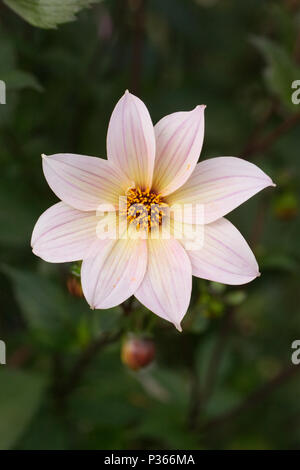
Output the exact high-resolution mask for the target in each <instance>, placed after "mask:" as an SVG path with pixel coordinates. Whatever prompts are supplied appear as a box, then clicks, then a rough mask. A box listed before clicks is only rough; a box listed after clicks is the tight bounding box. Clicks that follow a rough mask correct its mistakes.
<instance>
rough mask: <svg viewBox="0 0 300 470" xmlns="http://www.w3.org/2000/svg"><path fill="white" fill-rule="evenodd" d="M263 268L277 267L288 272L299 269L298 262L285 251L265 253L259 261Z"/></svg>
mask: <svg viewBox="0 0 300 470" xmlns="http://www.w3.org/2000/svg"><path fill="white" fill-rule="evenodd" d="M261 266H262V268H263V269H279V270H282V271H288V272H297V271H298V270H299V262H297V260H296V259H295V258H294V257H293V256H292V255H288V254H286V253H269V254H266V255H265V256H264V257H263V258H262V261H261Z"/></svg>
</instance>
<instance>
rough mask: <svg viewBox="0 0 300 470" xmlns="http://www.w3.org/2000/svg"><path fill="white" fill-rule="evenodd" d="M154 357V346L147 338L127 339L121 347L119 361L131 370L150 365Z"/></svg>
mask: <svg viewBox="0 0 300 470" xmlns="http://www.w3.org/2000/svg"><path fill="white" fill-rule="evenodd" d="M154 356H155V345H154V343H153V341H152V340H151V339H149V338H137V337H129V338H128V339H126V340H125V341H124V343H123V345H122V350H121V359H122V362H123V364H126V365H127V366H128V367H129V368H130V369H132V370H139V369H141V368H142V367H145V366H147V365H148V364H150V363H151V362H152V361H153V359H154Z"/></svg>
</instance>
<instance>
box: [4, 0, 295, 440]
mask: <svg viewBox="0 0 300 470" xmlns="http://www.w3.org/2000/svg"><path fill="white" fill-rule="evenodd" d="M5 3H6V5H5ZM29 3H30V4H31V5H35V4H36V5H37V4H40V6H42V5H47V3H49V2H48V0H47V1H46V0H45V1H42V0H40V1H39V2H38V1H34V2H27V1H26V0H22V1H21V0H20V1H17V0H14V1H13V0H6V1H5V2H4V3H2V2H1V3H0V12H1V15H0V79H1V80H5V82H6V84H7V97H6V103H7V104H6V105H0V149H1V150H0V161H1V177H0V178H1V185H0V250H1V266H0V293H1V313H0V338H1V339H2V340H4V341H5V342H6V345H7V362H8V364H7V365H6V366H4V365H0V415H1V420H0V448H1V449H4V448H16V449H74V448H79V449H94V448H97V449H116V448H119V449H131V448H142V449H157V448H159V449H162V448H166V449H168V448H170V449H179V448H183V449H195V448H199V449H202V448H222V449H224V448H235V449H241V448H243V449H251V448H264V449H280V448H299V445H300V426H299V424H300V405H299V400H298V396H299V393H300V381H299V378H298V377H297V374H295V376H293V377H292V378H290V380H286V381H283V383H282V384H281V386H280V387H274V389H273V388H272V389H271V391H270V393H268V395H267V396H263V397H262V398H261V399H260V400H255V402H254V403H251V406H249V407H248V408H245V409H244V410H243V411H242V412H241V413H238V414H237V415H236V416H234V418H233V419H227V420H225V421H224V423H223V424H222V425H221V424H220V426H219V425H215V426H212V427H209V426H207V423H209V422H210V421H211V420H213V419H217V418H218V417H220V416H221V415H222V414H223V413H227V412H228V411H230V410H232V409H234V408H235V407H237V406H238V405H239V403H242V402H243V401H244V400H245V399H246V398H247V397H248V396H249V395H251V393H253V391H254V390H256V389H258V388H259V387H261V386H263V384H264V383H266V382H268V381H270V380H272V379H273V378H274V376H276V374H278V373H280V371H281V370H285V369H286V368H288V367H290V364H291V359H290V358H291V353H292V350H291V343H292V341H293V340H294V339H299V338H300V312H299V305H300V297H299V293H300V291H299V268H300V244H299V230H300V224H299V181H300V178H299V148H300V147H299V143H300V141H299V126H300V124H299V122H300V121H299V120H298V121H297V115H298V114H299V113H300V107H299V106H300V105H299V106H298V107H297V106H296V105H293V104H292V102H291V94H292V91H293V90H292V88H291V85H292V83H291V82H292V81H293V80H296V79H300V2H299V1H297V0H286V1H275V0H274V1H272V0H268V1H262V0H251V1H250V0H245V1H243V2H241V1H238V0H222V1H221V0H219V1H218V0H164V1H160V0H148V1H145V2H140V1H139V0H103V1H102V2H100V3H98V2H97V3H95V5H94V6H93V7H92V8H90V9H86V10H83V11H82V12H80V14H79V15H77V16H78V18H77V20H76V21H74V22H72V23H70V24H65V25H60V26H59V27H58V28H57V29H55V30H43V29H38V28H34V27H33V26H31V25H29V24H28V23H27V22H26V21H24V20H23V19H22V18H21V17H22V16H23V17H24V18H25V19H27V20H28V21H29V22H30V23H32V24H34V25H37V26H41V27H52V26H56V25H57V24H60V23H62V22H65V21H67V20H70V19H71V18H73V17H74V14H75V13H77V12H78V11H79V10H80V8H81V6H84V4H86V5H87V4H91V3H92V2H90V1H86V2H83V1H77V0H76V1H75V0H72V1H70V2H68V5H70V6H72V8H71V9H70V10H68V11H67V10H66V12H65V13H66V14H65V16H64V17H58V16H56V13H57V12H56V13H55V15H54V16H55V18H54V19H53V16H52V13H53V11H52V10H51V11H50V10H48V9H46V8H45V10H43V9H41V10H39V15H40V17H39V19H38V20H37V19H36V18H37V17H36V16H34V15H32V13H30V12H29V13H28V12H27V11H26V8H27V6H28V5H29ZM51 3H52V7H51V8H54V6H55V5H56V3H57V4H58V3H62V2H51ZM7 5H9V6H11V7H12V8H13V9H14V10H15V11H16V12H18V13H19V14H20V15H21V17H20V16H18V15H16V14H15V13H14V12H13V11H12V10H11V9H9V8H7ZM73 7H74V8H73ZM77 7H78V8H77ZM79 7H80V8H79ZM57 15H60V13H57ZM139 51H141V52H140V53H139ZM126 88H129V89H130V90H131V91H132V92H135V93H136V94H138V95H139V96H140V97H141V98H142V99H143V100H144V102H145V103H146V104H147V106H148V108H149V110H150V112H151V115H152V118H153V121H154V122H156V121H157V120H158V119H160V118H161V117H162V116H164V115H165V114H168V113H171V112H174V111H178V110H189V109H191V108H193V107H194V106H195V105H196V104H201V103H205V104H207V112H206V136H205V145H204V148H203V152H202V157H201V158H208V157H213V156H219V155H236V156H243V155H245V158H249V159H251V160H252V161H254V162H255V163H257V164H258V165H259V166H260V167H261V168H262V169H264V170H265V171H266V172H267V173H268V174H270V176H272V178H273V180H274V181H275V182H276V183H277V188H276V190H275V191H271V190H266V191H265V192H264V193H262V194H259V195H257V196H256V197H255V198H253V199H252V200H250V201H248V202H247V203H245V204H244V205H243V206H242V207H240V208H238V209H236V210H235V211H234V213H233V214H230V217H229V218H230V219H231V220H232V221H233V222H234V223H235V225H236V226H237V227H238V228H239V229H240V230H241V232H242V233H243V234H244V235H245V237H246V239H247V240H249V244H250V245H251V247H252V248H253V250H254V251H255V254H256V256H257V258H258V261H259V264H260V271H261V273H262V276H261V277H260V278H258V279H256V280H255V281H254V282H253V283H251V284H250V285H246V286H240V287H239V286H237V287H226V286H222V285H219V284H216V283H209V282H206V281H202V280H199V279H194V281H193V296H192V302H191V306H190V309H189V312H188V313H187V315H186V318H185V320H184V323H183V330H184V331H183V333H182V334H179V333H178V332H177V331H176V330H175V329H174V327H173V326H172V325H170V324H167V323H166V322H164V321H162V320H160V319H158V318H155V317H154V315H152V314H150V313H149V312H148V311H147V310H146V309H144V308H143V307H142V306H141V305H140V304H139V303H138V302H137V301H134V303H133V304H132V305H131V307H132V308H133V313H132V314H129V315H126V314H124V312H125V313H126V306H127V307H128V304H125V308H124V309H122V307H117V308H115V309H112V310H110V311H91V310H90V309H89V307H88V305H87V304H86V302H85V300H84V299H82V298H78V297H72V296H71V294H70V293H69V292H68V290H67V278H68V276H70V275H74V276H76V275H78V266H76V265H75V266H74V265H52V264H47V263H45V262H43V261H41V260H40V259H37V258H36V257H34V256H33V255H32V253H31V249H30V237H31V232H32V228H33V226H34V223H35V221H36V219H37V217H38V216H39V215H40V214H41V212H42V211H44V210H45V209H46V208H48V207H49V206H50V205H51V204H53V203H54V202H56V198H55V196H54V195H53V194H52V193H51V191H50V189H49V188H48V187H47V184H46V182H45V180H44V178H43V174H42V171H41V161H40V155H41V153H43V152H44V153H47V154H52V153H56V152H74V153H81V154H86V155H98V156H101V157H105V138H106V131H107V125H108V121H109V117H110V114H111V111H112V109H113V107H114V105H115V103H116V101H117V100H118V99H119V97H120V96H121V95H122V94H123V92H124V90H125V89H126ZM295 116H296V118H295ZM291 122H292V124H293V125H290V124H289V123H291ZM282 123H284V126H285V127H284V128H283V131H282V132H278V131H277V130H278V128H279V129H281V127H282ZM269 135H271V139H269V140H267V144H265V145H256V144H257V142H258V143H261V142H262V141H263V140H264V138H265V137H266V136H269ZM131 307H130V308H131ZM120 330H122V333H124V334H125V333H126V332H128V331H135V332H136V333H137V334H140V333H144V332H147V334H150V335H152V338H153V340H154V341H155V343H156V349H157V357H156V360H155V363H153V364H152V365H151V366H149V367H148V368H146V369H145V370H143V371H139V372H132V371H129V370H127V369H126V368H125V366H124V365H123V364H122V363H121V361H120V344H121V341H122V335H121V336H119V331H120ZM114 335H116V336H115V338H118V339H116V340H115V341H113V340H112V338H113V337H114ZM102 337H103V344H102V343H101V347H99V351H98V352H97V351H96V352H95V351H94V352H93V350H91V349H90V345H91V344H95V342H96V343H97V341H98V339H99V338H100V339H101V338H102ZM82 357H83V358H87V357H88V358H90V359H88V365H89V367H87V368H86V369H84V373H82V374H81V373H80V374H79V379H78V377H77V375H76V374H77V372H76V371H78V369H76V367H78V360H79V359H80V358H81V359H82ZM79 365H80V364H79ZM298 367H299V368H300V366H298ZM79 371H81V368H80V367H79ZM299 372H300V369H299ZM72 374H73V375H72ZM298 375H300V374H298ZM72 377H73V379H72Z"/></svg>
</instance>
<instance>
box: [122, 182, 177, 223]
mask: <svg viewBox="0 0 300 470" xmlns="http://www.w3.org/2000/svg"><path fill="white" fill-rule="evenodd" d="M126 197H127V206H126V208H125V210H124V211H122V212H123V215H126V216H127V220H128V221H129V222H130V223H133V224H136V226H137V228H138V229H140V228H141V229H146V230H147V231H148V232H149V231H150V230H151V228H153V227H157V226H159V225H161V223H162V217H163V215H164V214H165V213H166V208H167V207H168V205H167V204H166V203H165V202H164V201H163V198H162V196H161V195H160V194H156V193H154V192H152V191H150V190H149V189H146V190H145V191H142V190H141V189H140V188H131V189H129V190H128V191H127V193H126ZM164 211H165V212H164Z"/></svg>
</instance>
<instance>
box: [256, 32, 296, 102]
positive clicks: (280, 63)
mask: <svg viewBox="0 0 300 470" xmlns="http://www.w3.org/2000/svg"><path fill="white" fill-rule="evenodd" d="M252 43H253V44H254V45H255V46H256V47H257V49H258V50H259V51H260V52H261V53H262V54H263V56H264V58H265V60H266V62H267V67H266V69H265V81H266V84H267V86H268V87H269V88H270V91H271V92H272V93H274V94H276V95H277V96H278V97H279V98H280V100H281V102H282V103H283V104H284V105H285V106H287V107H288V108H290V109H292V110H294V111H295V105H294V104H293V103H292V100H291V96H292V91H293V90H292V88H291V87H292V83H293V81H294V80H297V79H298V78H299V76H300V67H299V66H297V64H296V63H295V62H294V60H293V59H292V56H291V55H289V53H288V51H286V50H285V49H284V48H283V47H282V46H281V45H280V44H276V43H275V42H274V41H271V40H270V39H267V38H262V37H253V38H252Z"/></svg>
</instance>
